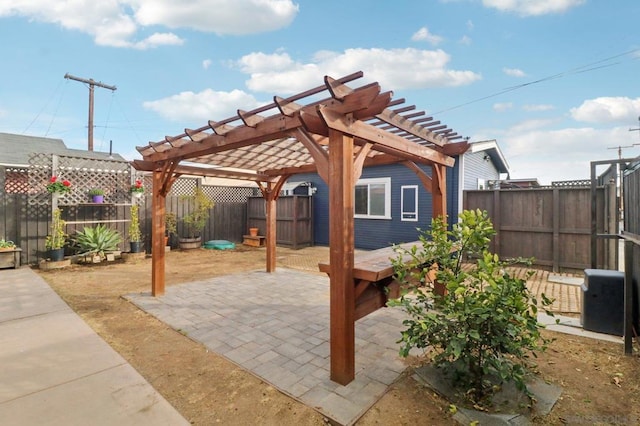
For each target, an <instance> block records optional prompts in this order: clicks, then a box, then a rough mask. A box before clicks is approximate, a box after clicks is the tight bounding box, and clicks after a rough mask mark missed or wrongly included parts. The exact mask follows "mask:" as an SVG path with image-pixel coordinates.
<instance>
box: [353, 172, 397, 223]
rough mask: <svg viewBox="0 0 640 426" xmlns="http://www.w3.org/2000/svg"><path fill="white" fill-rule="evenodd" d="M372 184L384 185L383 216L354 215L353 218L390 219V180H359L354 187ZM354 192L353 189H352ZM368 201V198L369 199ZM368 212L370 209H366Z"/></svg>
mask: <svg viewBox="0 0 640 426" xmlns="http://www.w3.org/2000/svg"><path fill="white" fill-rule="evenodd" d="M372 184H378V185H379V184H383V185H384V211H385V214H384V215H370V214H355V212H354V215H353V217H354V218H356V219H391V178H390V177H388V178H370V179H359V180H358V182H356V186H360V185H367V186H368V185H372ZM354 191H355V188H354ZM369 199H370V198H369ZM368 210H370V209H368Z"/></svg>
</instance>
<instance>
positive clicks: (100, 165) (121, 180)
mask: <svg viewBox="0 0 640 426" xmlns="http://www.w3.org/2000/svg"><path fill="white" fill-rule="evenodd" d="M29 166H30V167H29V203H30V204H50V203H51V194H49V192H47V184H48V183H49V181H50V179H51V177H52V176H57V177H58V178H59V179H66V180H68V181H69V182H71V191H70V192H69V193H67V194H66V195H65V196H64V197H63V198H59V199H58V204H59V205H74V204H82V203H88V202H89V200H90V199H89V195H88V194H89V190H90V189H92V188H101V189H103V190H104V202H105V203H114V204H120V203H123V204H124V203H130V202H131V194H130V189H131V185H132V184H133V183H134V182H135V179H137V178H139V179H142V176H141V175H140V176H136V175H133V174H132V168H131V165H130V164H129V163H128V162H124V161H115V160H101V159H90V158H79V157H67V156H57V155H51V154H32V155H31V156H30V157H29Z"/></svg>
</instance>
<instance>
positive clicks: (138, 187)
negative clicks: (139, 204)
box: [129, 179, 144, 198]
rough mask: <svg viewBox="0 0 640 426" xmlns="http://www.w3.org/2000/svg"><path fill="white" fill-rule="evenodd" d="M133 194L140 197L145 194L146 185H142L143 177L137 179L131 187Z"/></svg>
mask: <svg viewBox="0 0 640 426" xmlns="http://www.w3.org/2000/svg"><path fill="white" fill-rule="evenodd" d="M129 192H131V195H133V196H134V197H136V198H140V197H142V196H143V195H144V186H143V185H142V179H136V182H135V183H134V184H133V185H131V189H130V190H129Z"/></svg>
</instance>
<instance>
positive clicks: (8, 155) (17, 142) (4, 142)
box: [0, 133, 126, 167]
mask: <svg viewBox="0 0 640 426" xmlns="http://www.w3.org/2000/svg"><path fill="white" fill-rule="evenodd" d="M0 152H2V156H0V166H5V167H28V166H29V156H30V155H31V154H34V153H41V154H56V155H66V156H69V157H81V158H91V159H96V160H116V161H126V160H125V159H124V158H123V157H122V156H120V155H119V154H109V153H108V152H97V151H86V150H83V149H69V148H67V146H66V145H65V144H64V142H63V141H62V139H53V138H44V137H40V136H26V135H16V134H12V133H0Z"/></svg>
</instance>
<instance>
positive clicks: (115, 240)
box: [74, 224, 122, 262]
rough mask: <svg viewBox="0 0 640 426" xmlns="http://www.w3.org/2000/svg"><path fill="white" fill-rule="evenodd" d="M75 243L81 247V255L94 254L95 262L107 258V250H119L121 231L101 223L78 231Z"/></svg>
mask: <svg viewBox="0 0 640 426" xmlns="http://www.w3.org/2000/svg"><path fill="white" fill-rule="evenodd" d="M74 240H75V243H76V244H77V246H78V247H79V249H80V251H81V253H80V256H87V255H93V258H94V262H100V261H102V260H104V259H106V254H105V253H106V252H109V251H117V250H118V246H119V244H120V243H121V242H122V238H121V236H120V233H119V232H118V231H116V230H115V229H111V228H107V226H106V225H103V224H99V225H96V226H95V227H93V228H86V227H85V228H84V229H83V230H82V231H76V235H75V236H74Z"/></svg>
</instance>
